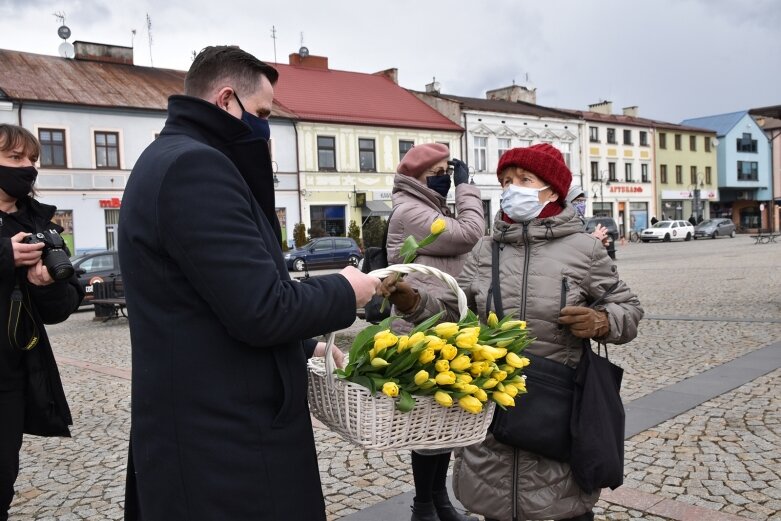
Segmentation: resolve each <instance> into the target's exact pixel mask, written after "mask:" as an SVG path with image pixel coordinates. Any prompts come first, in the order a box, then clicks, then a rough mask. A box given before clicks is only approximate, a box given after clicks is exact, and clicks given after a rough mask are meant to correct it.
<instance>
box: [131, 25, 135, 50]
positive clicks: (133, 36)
mask: <svg viewBox="0 0 781 521" xmlns="http://www.w3.org/2000/svg"><path fill="white" fill-rule="evenodd" d="M135 41H136V30H135V29H130V47H133V43H134V42H135Z"/></svg>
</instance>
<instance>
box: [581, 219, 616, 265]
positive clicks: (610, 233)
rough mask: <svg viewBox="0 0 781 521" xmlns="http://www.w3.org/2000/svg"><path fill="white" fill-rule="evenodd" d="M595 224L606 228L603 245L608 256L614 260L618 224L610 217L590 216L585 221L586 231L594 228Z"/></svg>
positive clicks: (591, 230)
mask: <svg viewBox="0 0 781 521" xmlns="http://www.w3.org/2000/svg"><path fill="white" fill-rule="evenodd" d="M597 224H601V225H602V226H604V227H605V228H607V237H608V241H607V244H606V245H605V249H607V254H608V255H610V258H611V259H613V260H616V241H617V240H618V225H617V224H616V221H615V220H613V218H612V217H591V218H589V219H588V220H587V221H586V233H591V232H593V231H594V229H596V227H597Z"/></svg>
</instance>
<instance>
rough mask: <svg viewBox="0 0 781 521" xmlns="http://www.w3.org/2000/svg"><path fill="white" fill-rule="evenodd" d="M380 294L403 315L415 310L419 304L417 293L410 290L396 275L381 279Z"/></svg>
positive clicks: (407, 284) (410, 287)
mask: <svg viewBox="0 0 781 521" xmlns="http://www.w3.org/2000/svg"><path fill="white" fill-rule="evenodd" d="M380 293H382V296H383V297H385V298H387V299H388V300H390V301H391V303H392V304H393V305H394V306H396V308H397V309H398V310H399V311H401V312H402V313H404V314H405V315H408V314H409V313H412V312H413V311H415V308H417V307H418V302H420V295H419V294H418V292H417V291H415V290H414V289H412V286H410V285H409V283H407V282H404V281H403V280H401V278H400V277H399V276H398V275H391V276H390V277H386V278H384V279H382V284H380Z"/></svg>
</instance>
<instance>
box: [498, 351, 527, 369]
mask: <svg viewBox="0 0 781 521" xmlns="http://www.w3.org/2000/svg"><path fill="white" fill-rule="evenodd" d="M504 360H505V362H507V363H508V364H510V365H511V366H513V367H515V368H516V369H523V368H524V367H526V366H527V365H529V363H530V362H529V359H528V358H526V357H525V356H518V355H516V354H515V353H507V356H506V357H505V359H504Z"/></svg>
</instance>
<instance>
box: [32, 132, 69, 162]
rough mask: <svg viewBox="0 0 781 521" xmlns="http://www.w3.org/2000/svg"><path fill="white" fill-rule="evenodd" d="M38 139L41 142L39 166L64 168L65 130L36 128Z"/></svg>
mask: <svg viewBox="0 0 781 521" xmlns="http://www.w3.org/2000/svg"><path fill="white" fill-rule="evenodd" d="M38 141H40V142H41V157H40V161H41V166H42V167H62V168H65V167H66V166H67V165H66V157H65V131H64V130H56V129H52V128H41V129H38Z"/></svg>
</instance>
